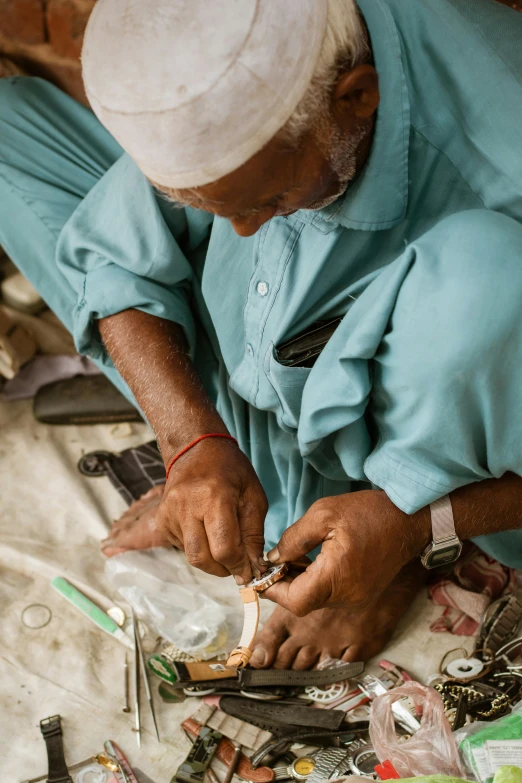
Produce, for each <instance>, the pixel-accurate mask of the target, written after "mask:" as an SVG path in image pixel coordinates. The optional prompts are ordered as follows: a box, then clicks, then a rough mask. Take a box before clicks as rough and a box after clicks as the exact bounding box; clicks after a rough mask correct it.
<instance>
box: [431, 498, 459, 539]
mask: <svg viewBox="0 0 522 783" xmlns="http://www.w3.org/2000/svg"><path fill="white" fill-rule="evenodd" d="M430 513H431V531H432V537H433V541H434V543H435V544H437V543H439V541H444V539H446V538H451V537H452V536H456V535H457V534H456V532H455V520H454V519H453V508H452V506H451V500H450V496H449V495H444V497H442V498H439V499H438V500H435V502H434V503H431V504H430Z"/></svg>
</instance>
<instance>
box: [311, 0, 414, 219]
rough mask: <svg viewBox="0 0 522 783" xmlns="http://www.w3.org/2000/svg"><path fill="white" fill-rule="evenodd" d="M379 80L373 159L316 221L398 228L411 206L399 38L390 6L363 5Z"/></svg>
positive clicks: (372, 1)
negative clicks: (409, 202)
mask: <svg viewBox="0 0 522 783" xmlns="http://www.w3.org/2000/svg"><path fill="white" fill-rule="evenodd" d="M358 4H359V7H360V9H361V12H362V14H363V16H364V19H365V21H366V25H367V27H368V31H369V33H370V40H371V45H372V50H373V56H374V60H375V67H376V69H377V73H378V74H379V91H380V95H381V100H380V103H379V108H378V110H377V120H376V124H375V132H374V137H373V142H372V148H371V151H370V155H369V157H368V160H367V162H366V165H365V167H364V169H363V171H362V172H361V174H360V175H359V177H358V178H357V179H356V181H355V182H354V184H353V185H352V186H351V187H350V188H349V189H348V190H347V192H346V194H345V195H344V197H341V198H340V199H338V200H337V201H336V202H334V203H333V204H331V205H330V206H329V207H326V208H325V209H323V210H321V211H320V213H318V214H317V217H316V219H313V220H312V221H311V222H312V223H315V222H316V220H318V221H323V220H326V221H327V222H328V223H335V224H341V225H343V226H345V227H346V228H355V229H359V230H362V231H379V230H382V229H386V228H392V227H393V226H395V225H396V224H397V223H399V222H400V221H401V220H402V219H403V218H404V216H405V214H406V208H407V205H408V149H409V131H410V103H409V98H408V89H407V85H406V78H405V75H404V70H403V63H402V58H401V45H400V40H399V33H398V30H397V27H396V25H395V21H394V19H393V16H392V14H391V12H390V9H389V8H388V5H387V3H386V2H385V0H358Z"/></svg>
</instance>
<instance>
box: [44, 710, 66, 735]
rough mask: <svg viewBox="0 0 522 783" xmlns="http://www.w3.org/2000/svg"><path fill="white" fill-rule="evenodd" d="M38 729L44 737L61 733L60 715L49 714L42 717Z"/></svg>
mask: <svg viewBox="0 0 522 783" xmlns="http://www.w3.org/2000/svg"><path fill="white" fill-rule="evenodd" d="M40 731H41V732H42V735H43V736H44V737H52V736H53V735H55V734H61V733H62V719H61V717H60V715H51V716H50V717H49V718H42V720H41V721H40Z"/></svg>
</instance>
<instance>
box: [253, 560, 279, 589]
mask: <svg viewBox="0 0 522 783" xmlns="http://www.w3.org/2000/svg"><path fill="white" fill-rule="evenodd" d="M287 571H288V566H287V564H286V563H281V565H278V566H271V567H270V568H269V569H268V571H265V573H264V574H263V576H260V577H258V578H257V579H252V581H251V582H249V583H248V585H247V587H253V588H254V590H257V591H259V592H261V591H263V590H267V589H268V588H269V587H271V586H272V585H273V584H275V583H276V582H279V580H280V579H283V577H284V576H285V575H286V573H287Z"/></svg>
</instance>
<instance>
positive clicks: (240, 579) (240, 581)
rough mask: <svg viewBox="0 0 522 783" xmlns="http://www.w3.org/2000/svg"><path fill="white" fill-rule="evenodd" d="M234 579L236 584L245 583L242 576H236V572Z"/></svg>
mask: <svg viewBox="0 0 522 783" xmlns="http://www.w3.org/2000/svg"><path fill="white" fill-rule="evenodd" d="M234 579H235V580H236V585H244V584H245V580H244V579H243V577H242V576H237V574H236V576H234Z"/></svg>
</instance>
